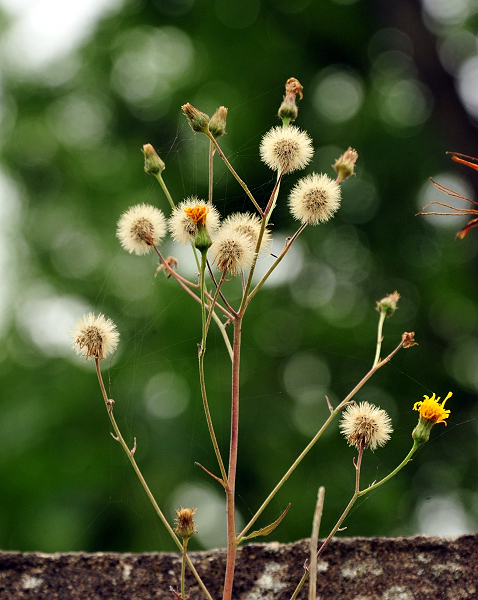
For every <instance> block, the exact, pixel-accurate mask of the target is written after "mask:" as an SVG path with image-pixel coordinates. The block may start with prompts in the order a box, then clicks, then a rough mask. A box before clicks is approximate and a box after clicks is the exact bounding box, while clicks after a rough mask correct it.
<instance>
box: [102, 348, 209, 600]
mask: <svg viewBox="0 0 478 600" xmlns="http://www.w3.org/2000/svg"><path fill="white" fill-rule="evenodd" d="M95 364H96V374H97V376H98V381H99V384H100V388H101V393H102V394H103V399H104V401H105V405H106V409H107V411H108V416H109V418H110V421H111V425H112V426H113V429H114V431H115V434H116V435H115V436H113V437H114V439H115V440H116V441H117V442H119V443H120V444H121V446H122V447H123V450H124V451H125V453H126V456H127V457H128V459H129V461H130V463H131V465H132V467H133V469H134V472H135V473H136V475H137V477H138V479H139V481H140V483H141V485H142V486H143V489H144V491H145V492H146V494H147V496H148V498H149V500H150V502H151V504H152V505H153V508H154V510H155V511H156V514H157V515H158V517H159V518H160V519H161V521H162V522H163V525H164V526H165V527H166V529H167V530H168V533H169V534H170V536H171V537H172V538H173V541H174V543H175V544H176V546H177V547H178V548H179V550H180V551H181V552H182V550H183V546H182V544H181V542H180V540H179V538H178V536H177V535H176V534H175V533H174V531H173V528H172V527H171V525H170V524H169V523H168V521H167V519H166V517H165V516H164V515H163V513H162V511H161V509H160V508H159V506H158V503H157V502H156V499H155V497H154V496H153V494H152V493H151V490H150V489H149V487H148V484H147V483H146V480H145V479H144V477H143V474H142V473H141V471H140V469H139V467H138V465H137V464H136V461H135V459H134V453H135V451H136V444H135V445H134V446H133V449H132V450H130V449H129V448H128V445H127V444H126V442H125V441H124V439H123V436H122V435H121V432H120V430H119V427H118V425H117V424H116V420H115V418H114V416H113V401H112V400H110V399H109V398H108V394H107V393H106V388H105V385H104V383H103V377H102V376H101V369H100V362H99V359H97V358H95ZM186 562H187V563H188V566H189V568H190V569H191V571H192V573H193V575H194V577H195V578H196V581H197V582H198V584H199V586H200V587H201V589H202V590H203V592H204V593H205V594H206V596H207V598H208V600H212V597H211V594H210V593H209V592H208V591H207V588H206V586H205V585H204V582H203V581H202V579H201V577H200V576H199V573H198V572H197V571H196V569H195V567H194V565H193V564H192V562H191V559H190V558H189V557H188V556H186Z"/></svg>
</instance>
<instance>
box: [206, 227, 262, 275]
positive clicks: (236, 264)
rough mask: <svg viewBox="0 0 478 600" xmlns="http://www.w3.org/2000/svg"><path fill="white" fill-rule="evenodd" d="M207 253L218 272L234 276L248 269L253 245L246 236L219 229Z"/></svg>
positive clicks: (252, 253) (228, 229) (237, 232)
mask: <svg viewBox="0 0 478 600" xmlns="http://www.w3.org/2000/svg"><path fill="white" fill-rule="evenodd" d="M209 252H210V254H211V256H212V259H213V261H212V262H213V263H214V264H215V265H216V269H217V270H218V271H221V272H224V271H226V272H227V273H230V274H231V275H233V276H235V275H237V272H238V271H244V270H245V269H248V268H249V267H250V265H251V263H252V259H253V258H254V244H253V242H252V240H251V238H250V237H248V236H247V235H246V234H244V233H240V232H239V231H233V230H231V229H230V228H229V227H225V228H222V227H221V229H220V230H219V232H218V233H217V235H216V238H215V239H214V242H213V244H212V246H211V247H210V249H209Z"/></svg>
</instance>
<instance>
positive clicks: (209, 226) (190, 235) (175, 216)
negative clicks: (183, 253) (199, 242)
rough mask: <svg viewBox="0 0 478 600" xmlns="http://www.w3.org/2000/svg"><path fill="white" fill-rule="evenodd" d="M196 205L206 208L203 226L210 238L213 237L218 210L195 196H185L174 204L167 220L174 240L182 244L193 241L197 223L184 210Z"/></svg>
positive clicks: (217, 219)
mask: <svg viewBox="0 0 478 600" xmlns="http://www.w3.org/2000/svg"><path fill="white" fill-rule="evenodd" d="M196 206H199V207H206V208H207V214H206V219H205V223H204V226H205V228H206V231H207V232H208V234H209V235H210V237H211V238H213V236H214V234H215V233H216V231H217V229H218V227H219V219H220V216H219V212H218V211H217V209H216V208H215V207H214V206H213V205H212V204H208V203H207V202H205V201H204V200H199V198H197V197H196V196H191V197H190V198H186V200H183V202H180V203H179V204H178V205H177V206H176V208H175V209H174V210H173V212H172V213H171V217H170V218H169V222H168V227H169V231H170V232H171V235H172V236H173V239H174V241H176V242H179V243H180V244H182V245H183V246H184V245H185V244H187V243H188V242H189V241H191V242H194V239H195V237H196V232H197V229H198V226H197V223H195V222H194V220H193V219H192V218H191V217H190V216H189V215H188V214H187V213H186V210H188V211H189V209H194V208H195V207H196Z"/></svg>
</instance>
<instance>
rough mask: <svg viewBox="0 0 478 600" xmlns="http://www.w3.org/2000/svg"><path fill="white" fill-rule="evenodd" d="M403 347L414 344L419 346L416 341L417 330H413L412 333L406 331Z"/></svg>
mask: <svg viewBox="0 0 478 600" xmlns="http://www.w3.org/2000/svg"><path fill="white" fill-rule="evenodd" d="M402 340H403V347H404V348H411V347H412V346H418V342H416V341H415V332H414V331H411V332H410V333H407V332H405V333H404V334H403V335H402Z"/></svg>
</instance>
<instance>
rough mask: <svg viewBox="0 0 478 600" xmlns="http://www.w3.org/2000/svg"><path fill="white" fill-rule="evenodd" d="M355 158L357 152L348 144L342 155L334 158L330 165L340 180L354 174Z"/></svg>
mask: <svg viewBox="0 0 478 600" xmlns="http://www.w3.org/2000/svg"><path fill="white" fill-rule="evenodd" d="M357 158H358V153H357V152H356V151H355V150H354V149H353V148H351V147H350V146H349V148H348V149H347V150H346V151H345V152H344V153H343V154H342V156H340V157H339V158H337V159H336V161H335V164H334V165H332V167H333V168H334V169H335V171H336V172H337V173H338V175H339V180H340V181H343V180H344V179H348V178H349V177H350V176H351V175H355V173H354V168H355V162H356V160H357Z"/></svg>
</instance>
